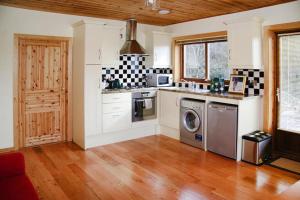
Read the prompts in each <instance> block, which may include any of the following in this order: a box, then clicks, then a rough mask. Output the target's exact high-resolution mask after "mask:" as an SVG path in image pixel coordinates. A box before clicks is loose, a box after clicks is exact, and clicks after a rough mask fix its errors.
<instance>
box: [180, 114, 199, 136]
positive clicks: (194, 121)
mask: <svg viewBox="0 0 300 200" xmlns="http://www.w3.org/2000/svg"><path fill="white" fill-rule="evenodd" d="M182 120H183V126H184V128H185V129H186V130H187V131H189V132H191V133H194V132H196V131H198V129H199V128H200V125H201V120H200V118H199V116H198V114H197V113H196V112H195V111H194V110H186V111H185V112H184V113H183V119H182Z"/></svg>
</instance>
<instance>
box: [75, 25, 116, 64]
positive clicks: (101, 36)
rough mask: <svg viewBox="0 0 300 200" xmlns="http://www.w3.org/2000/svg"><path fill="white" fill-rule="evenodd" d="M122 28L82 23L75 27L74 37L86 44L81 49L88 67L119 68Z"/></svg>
mask: <svg viewBox="0 0 300 200" xmlns="http://www.w3.org/2000/svg"><path fill="white" fill-rule="evenodd" d="M120 34H121V28H120V27H114V26H108V25H105V24H99V23H92V22H87V21H80V22H78V23H76V24H75V25H74V35H77V39H78V40H82V42H83V43H84V46H83V48H82V49H81V51H82V55H83V56H84V61H85V64H86V65H101V66H103V67H117V66H118V65H119V55H120V54H119V51H120V46H121V35H120Z"/></svg>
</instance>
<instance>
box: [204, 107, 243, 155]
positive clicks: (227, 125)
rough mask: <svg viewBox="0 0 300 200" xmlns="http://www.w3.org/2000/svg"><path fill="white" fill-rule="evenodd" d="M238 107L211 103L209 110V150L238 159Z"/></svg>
mask: <svg viewBox="0 0 300 200" xmlns="http://www.w3.org/2000/svg"><path fill="white" fill-rule="evenodd" d="M237 123H238V107H237V106H234V105H228V104H220V103H209V104H208V109H207V149H208V150H209V151H212V152H215V153H217V154H221V155H223V156H226V157H229V158H233V159H236V154H237V153H236V145H237Z"/></svg>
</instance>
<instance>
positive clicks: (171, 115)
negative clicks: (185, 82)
mask: <svg viewBox="0 0 300 200" xmlns="http://www.w3.org/2000/svg"><path fill="white" fill-rule="evenodd" d="M159 95H160V96H159V97H160V105H159V106H160V118H159V122H160V124H161V125H163V126H167V127H169V128H174V129H178V130H179V112H180V93H176V92H167V91H159Z"/></svg>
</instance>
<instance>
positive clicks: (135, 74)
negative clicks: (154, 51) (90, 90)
mask: <svg viewBox="0 0 300 200" xmlns="http://www.w3.org/2000/svg"><path fill="white" fill-rule="evenodd" d="M150 73H161V74H171V73H172V69H170V68H155V69H152V68H146V67H145V57H142V56H120V65H119V68H102V80H105V79H110V78H112V79H119V80H120V82H121V83H123V86H124V87H125V86H128V87H130V86H145V85H146V81H145V77H146V75H147V74H150Z"/></svg>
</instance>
